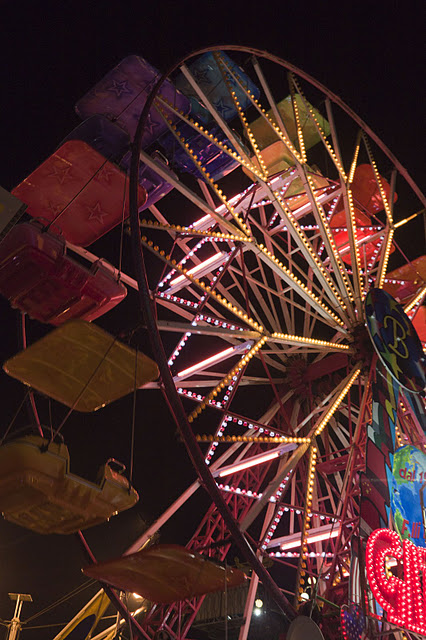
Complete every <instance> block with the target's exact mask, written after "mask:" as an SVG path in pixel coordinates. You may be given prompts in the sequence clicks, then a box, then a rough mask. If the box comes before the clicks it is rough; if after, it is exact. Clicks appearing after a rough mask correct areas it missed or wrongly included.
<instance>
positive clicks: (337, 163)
mask: <svg viewBox="0 0 426 640" xmlns="http://www.w3.org/2000/svg"><path fill="white" fill-rule="evenodd" d="M289 76H290V77H291V81H292V83H293V85H294V87H295V89H297V93H298V95H299V96H300V99H301V101H302V103H303V105H304V107H305V109H306V112H307V115H308V117H309V119H310V120H311V122H312V123H313V124H314V126H315V128H316V130H317V133H318V134H319V136H320V138H321V140H322V143H323V145H324V146H325V148H326V150H327V152H328V155H329V156H330V158H331V160H332V161H333V163H334V165H335V167H336V169H337V171H338V173H339V175H340V177H341V178H342V180H344V181H346V173H345V170H344V168H343V165H342V164H341V163H340V161H339V158H338V157H337V155H336V153H335V151H334V149H333V147H332V146H331V144H330V143H329V142H328V140H327V136H326V134H325V132H324V131H323V129H322V127H321V124H320V122H319V120H318V118H317V117H316V115H315V113H314V112H313V109H312V107H311V105H310V104H309V102H308V101H307V100H306V98H305V96H304V94H303V92H302V89H301V87H300V84H299V82H298V81H297V80H296V77H295V75H294V73H291V72H290V74H289Z"/></svg>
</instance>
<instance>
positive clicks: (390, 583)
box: [366, 529, 426, 635]
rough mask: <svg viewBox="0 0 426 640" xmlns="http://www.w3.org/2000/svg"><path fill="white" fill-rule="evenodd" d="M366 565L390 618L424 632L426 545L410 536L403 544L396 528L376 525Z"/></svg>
mask: <svg viewBox="0 0 426 640" xmlns="http://www.w3.org/2000/svg"><path fill="white" fill-rule="evenodd" d="M392 559H393V561H395V560H396V564H397V566H396V572H395V573H396V574H398V575H394V573H393V572H392V570H391V568H390V566H389V561H390V560H392ZM366 569H367V577H368V582H369V584H370V587H371V591H372V592H373V595H374V597H375V598H376V600H377V602H378V603H379V605H380V606H381V607H383V609H384V610H385V611H387V614H388V617H387V619H388V621H389V622H391V623H393V624H396V625H398V626H399V627H403V628H406V629H410V630H411V631H414V632H415V633H420V634H423V635H425V634H426V616H425V603H424V598H423V589H422V576H423V572H424V571H425V570H426V549H422V548H419V547H416V546H415V545H414V544H413V543H412V542H410V541H409V540H403V541H402V546H401V541H400V538H399V535H398V534H397V533H396V531H390V530H389V529H377V530H376V531H373V533H372V534H371V536H370V537H369V539H368V542H367V550H366ZM400 575H403V576H404V578H403V579H402V578H401V577H399V576H400Z"/></svg>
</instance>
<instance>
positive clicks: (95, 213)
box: [87, 202, 108, 224]
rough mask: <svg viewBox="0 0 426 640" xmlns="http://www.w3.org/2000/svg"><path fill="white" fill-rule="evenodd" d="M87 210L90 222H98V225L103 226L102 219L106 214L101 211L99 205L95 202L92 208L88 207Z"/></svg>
mask: <svg viewBox="0 0 426 640" xmlns="http://www.w3.org/2000/svg"><path fill="white" fill-rule="evenodd" d="M87 208H88V210H89V218H88V220H90V221H91V222H92V221H93V222H99V224H103V222H104V218H106V217H108V214H107V213H105V211H102V209H101V205H100V203H99V202H97V203H96V204H95V205H94V206H88V207H87Z"/></svg>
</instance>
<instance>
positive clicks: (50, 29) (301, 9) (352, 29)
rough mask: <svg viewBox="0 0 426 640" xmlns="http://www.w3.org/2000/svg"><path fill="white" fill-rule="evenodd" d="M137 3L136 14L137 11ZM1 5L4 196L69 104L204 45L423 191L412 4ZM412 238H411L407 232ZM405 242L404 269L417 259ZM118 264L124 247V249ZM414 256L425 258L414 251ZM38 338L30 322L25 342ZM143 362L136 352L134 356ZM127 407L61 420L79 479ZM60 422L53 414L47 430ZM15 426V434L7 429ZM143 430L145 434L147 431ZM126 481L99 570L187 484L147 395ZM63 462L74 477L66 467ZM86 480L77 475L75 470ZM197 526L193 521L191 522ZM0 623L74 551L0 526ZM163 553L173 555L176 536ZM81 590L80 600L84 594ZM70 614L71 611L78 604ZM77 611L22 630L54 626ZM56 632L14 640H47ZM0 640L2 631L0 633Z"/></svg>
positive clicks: (119, 433) (134, 315) (5, 387)
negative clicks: (135, 63) (336, 123)
mask: <svg viewBox="0 0 426 640" xmlns="http://www.w3.org/2000/svg"><path fill="white" fill-rule="evenodd" d="M144 4H145V5H146V6H144ZM341 4H342V5H343V6H344V7H345V9H342V7H341V6H340V7H339V5H337V4H335V3H333V2H315V3H313V2H300V3H299V2H294V3H289V2H269V3H263V2H259V3H254V2H251V3H250V2H245V3H242V2H239V1H238V2H237V1H230V2H228V3H224V2H204V3H202V2H170V1H167V2H155V3H152V5H148V3H147V2H146V0H145V3H142V2H130V1H128V2H111V1H108V0H104V1H103V2H99V1H98V2H96V1H93V2H73V1H72V0H71V1H70V2H66V3H64V2H60V1H58V0H56V1H55V2H52V1H45V2H38V3H36V2H33V1H29V2H10V1H5V0H3V2H0V19H1V27H0V28H1V36H0V52H1V65H0V86H1V89H2V90H1V93H0V100H1V107H0V116H1V117H0V145H1V146H0V149H1V154H0V184H1V185H2V186H3V187H5V188H6V189H11V188H13V186H14V185H16V184H17V183H18V182H20V181H21V180H22V179H23V178H24V177H25V176H26V175H28V174H29V173H30V172H31V171H32V170H33V169H34V168H35V167H36V166H37V165H38V164H40V163H41V162H42V161H43V160H44V159H45V158H46V157H47V156H48V155H50V154H51V153H52V152H53V150H54V149H55V148H56V147H57V146H58V145H59V144H60V142H61V140H62V138H63V137H64V136H65V135H66V134H67V133H68V132H69V131H70V130H71V129H72V128H73V127H75V126H76V125H77V124H78V123H79V120H78V118H77V116H76V114H75V113H74V104H75V102H76V101H77V100H78V99H79V98H80V97H81V96H82V95H83V94H84V93H85V92H86V91H87V90H88V89H89V88H90V87H91V86H92V85H93V84H94V83H95V82H96V81H97V80H98V79H99V78H101V77H102V76H103V75H104V74H105V73H106V72H107V71H108V70H109V69H110V68H112V67H114V66H115V65H116V64H117V63H118V62H119V61H120V60H121V59H122V58H124V57H126V56H127V55H129V54H139V55H142V56H143V57H145V58H146V59H147V60H148V61H149V62H151V64H153V65H154V66H156V67H157V68H158V69H160V70H164V69H165V68H167V67H168V66H170V65H171V64H172V63H173V62H174V61H175V60H177V59H178V58H179V57H180V56H182V55H184V54H186V53H189V52H190V51H192V50H195V49H197V48H201V47H205V46H208V45H215V44H224V43H227V44H241V45H248V46H253V47H256V48H259V49H266V50H268V51H270V52H271V53H274V54H276V55H279V56H281V57H282V58H284V59H285V60H288V61H290V62H292V63H293V64H295V65H297V66H298V67H300V68H301V69H303V70H304V71H306V72H308V73H309V74H311V75H312V76H314V77H315V78H317V79H318V80H319V81H320V82H322V83H323V84H324V85H326V86H327V87H329V88H330V89H331V90H332V91H333V92H334V93H336V94H337V95H339V96H340V97H341V98H342V99H343V100H344V101H345V102H347V103H348V104H349V105H350V106H351V107H352V108H353V109H354V111H356V112H357V113H358V114H359V115H360V116H361V117H362V118H363V119H364V120H365V121H366V122H367V123H368V124H369V125H370V127H371V128H372V129H373V131H375V132H376V133H377V134H378V135H379V136H380V137H381V138H382V140H383V141H384V142H385V143H386V144H387V146H388V147H389V148H390V149H391V150H392V152H393V153H394V154H395V155H396V157H397V158H398V159H399V160H400V162H401V163H402V164H403V165H404V166H405V167H406V169H407V170H408V171H409V173H410V174H411V175H412V177H413V178H414V180H415V181H416V182H417V184H418V185H419V187H420V188H421V189H423V190H424V188H425V179H424V149H425V142H426V140H425V114H424V98H425V88H424V86H425V85H424V63H425V61H426V55H425V53H426V52H425V45H424V20H423V18H422V16H421V8H422V7H423V3H422V2H420V1H418V2H416V1H412V2H404V3H403V2H396V1H390V2H380V1H379V2H375V3H363V2H357V3H355V2H347V3H341ZM420 230H421V228H420ZM412 241H413V246H414V247H415V254H414V255H411V256H410V257H412V258H414V257H417V255H419V254H420V253H421V252H422V251H423V247H424V241H423V239H422V237H421V235H420V237H416V238H415V239H413V238H410V237H407V238H406V243H407V246H408V245H410V243H411V242H412ZM128 251H130V247H128ZM423 252H424V251H423ZM130 303H134V298H132V299H131V300H130V302H129V304H128V306H127V307H126V308H125V310H124V311H123V310H122V309H121V308H120V309H119V311H118V312H114V313H113V314H111V318H110V319H108V320H107V321H104V323H102V322H100V323H99V324H101V325H102V326H105V327H108V328H109V329H110V330H111V331H112V332H114V331H119V330H120V328H121V327H125V328H128V327H130V326H131V325H132V323H136V322H137V321H138V312H137V309H136V307H135V305H134V306H133V308H130V306H129V305H130ZM0 318H1V326H2V335H3V339H2V342H1V346H0V357H1V361H2V362H3V361H4V360H5V359H6V358H8V357H10V356H11V355H13V354H14V353H16V352H17V351H18V349H19V343H18V329H17V321H16V317H15V313H14V312H13V311H12V310H11V309H10V307H9V305H8V303H7V302H6V301H5V300H3V299H2V300H1V301H0ZM43 332H45V329H44V328H43V327H40V326H38V325H37V324H36V323H32V324H31V325H30V326H29V339H30V340H32V339H35V338H36V337H37V336H38V335H41V334H42V333H43ZM147 352H148V353H149V347H148V346H147ZM0 385H1V386H0V394H1V396H0V397H1V400H2V415H3V422H4V428H6V426H7V425H8V424H9V422H10V420H11V418H12V416H13V414H14V412H15V411H16V408H17V406H18V404H19V402H20V400H21V398H22V388H21V387H20V386H19V385H18V384H17V383H15V382H14V381H12V380H11V379H10V378H8V376H6V374H4V373H3V372H2V373H1V374H0ZM129 406H131V401H130V400H129V399H128V398H126V399H124V400H122V401H118V402H117V403H115V405H114V406H112V407H111V408H110V409H108V411H106V412H105V413H103V412H102V411H100V412H98V413H97V414H96V415H95V416H91V417H90V418H86V417H85V416H84V415H83V414H79V415H75V416H72V418H71V419H70V420H69V421H68V422H67V425H66V428H65V429H64V436H65V438H66V440H67V442H69V447H70V452H71V460H72V468H73V469H74V470H76V471H77V472H78V471H80V470H82V471H85V472H89V473H90V468H97V467H98V466H99V465H100V464H101V463H102V462H103V461H105V459H106V458H108V457H110V456H113V457H116V458H118V459H121V460H123V461H124V462H126V463H128V461H129V450H130V430H131V425H130V417H129V416H130V411H129ZM63 414H64V409H63V407H62V408H59V409H58V410H57V415H56V416H55V417H57V418H58V419H60V417H61V416H62V415H63ZM20 420H21V422H20V423H19V420H18V423H19V424H20V425H21V426H23V425H24V424H27V423H28V418H27V417H26V416H25V415H24V416H23V417H22V416H21V417H20ZM153 425H155V429H154V430H152V429H151V427H152V426H153ZM135 444H136V449H135V451H136V454H135V476H134V482H135V486H136V488H137V490H138V491H139V492H140V495H141V500H140V503H139V505H138V507H137V508H136V509H134V510H132V512H130V513H127V514H123V515H122V516H119V517H118V518H116V519H115V520H114V521H112V522H111V523H110V524H108V525H106V527H97V528H95V529H93V530H92V531H90V532H88V539H89V542H90V543H91V544H93V550H94V552H95V554H96V555H97V556H98V557H99V558H100V559H102V558H107V557H114V556H117V555H119V554H120V553H121V552H122V551H123V550H124V549H125V547H126V545H128V544H129V543H130V542H131V540H132V539H134V538H135V537H136V535H137V534H139V533H140V532H141V530H142V528H143V520H146V521H147V522H150V521H152V520H153V519H155V518H156V517H157V516H158V515H160V513H161V512H162V510H164V508H165V507H166V506H167V505H168V504H169V503H170V502H171V501H172V500H173V499H175V498H176V497H177V496H178V495H179V494H180V493H181V492H182V490H183V489H184V488H185V487H186V486H187V485H188V484H189V483H190V482H191V481H192V480H193V479H194V477H195V473H194V471H193V469H192V468H191V465H190V462H189V459H188V457H187V455H186V452H185V450H184V447H183V445H182V444H180V443H179V441H178V438H177V436H176V430H175V426H174V424H173V422H172V419H171V417H169V414H168V412H167V408H166V407H165V406H164V404H163V402H162V401H161V399H160V394H157V393H156V392H153V391H149V392H146V396H145V395H142V394H141V395H140V396H139V399H138V406H137V430H136V443H135ZM73 461H74V464H73ZM88 469H89V471H88ZM199 509H200V514H199V515H198V514H197V513H195V514H194V513H192V517H193V518H195V520H197V519H200V518H201V513H202V509H203V502H202V499H200V504H199ZM0 525H1V526H0V618H3V619H7V618H10V617H11V615H12V612H13V610H12V604H11V603H10V602H9V600H8V597H7V593H8V592H10V591H12V592H13V591H21V592H29V593H32V595H33V598H34V601H35V602H34V604H32V605H28V604H25V605H24V611H23V619H26V618H27V617H29V616H32V615H33V614H35V613H36V612H38V611H40V610H41V609H42V608H43V607H45V606H47V605H48V604H49V603H50V602H52V601H54V600H56V599H57V598H59V597H60V596H62V595H64V594H66V593H67V592H68V591H70V590H71V589H73V588H75V587H76V586H78V585H79V584H82V583H83V582H84V580H83V577H82V575H81V573H80V567H81V566H82V564H83V561H82V557H81V554H80V550H79V546H78V543H77V541H76V540H75V539H74V538H72V537H67V538H61V537H59V536H49V537H41V536H37V535H35V534H31V533H30V532H27V531H26V530H24V529H20V528H18V527H15V526H13V525H11V524H9V523H7V522H2V523H0ZM166 535H167V538H166V539H167V540H168V541H174V542H184V541H185V534H184V529H183V523H182V529H181V528H180V525H179V523H178V524H177V525H176V526H175V529H174V530H173V531H168V532H167V534H166ZM94 590H95V589H94V587H92V588H91V589H90V588H89V589H88V590H87V594H89V595H91V594H92V593H93V592H94ZM79 602H81V599H80V601H79ZM77 608H78V602H77V600H75V601H71V602H70V603H69V605H68V606H66V607H64V608H63V609H62V610H60V611H59V612H56V611H54V612H53V613H49V614H47V615H46V616H43V617H42V618H39V619H37V620H34V624H48V623H50V622H56V621H64V622H65V621H66V620H67V618H68V619H69V618H70V617H71V616H72V615H73V613H74V612H75V611H77ZM57 630H58V628H56V627H55V628H54V629H53V630H48V631H46V630H45V629H44V630H43V629H42V630H38V631H33V632H27V633H25V635H24V637H28V638H29V640H37V638H51V637H52V638H53V636H54V635H55V632H57ZM0 635H1V632H0Z"/></svg>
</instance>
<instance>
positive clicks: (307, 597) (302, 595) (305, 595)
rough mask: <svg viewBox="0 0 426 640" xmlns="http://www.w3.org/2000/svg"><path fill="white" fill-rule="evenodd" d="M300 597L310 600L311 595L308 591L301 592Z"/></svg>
mask: <svg viewBox="0 0 426 640" xmlns="http://www.w3.org/2000/svg"><path fill="white" fill-rule="evenodd" d="M300 599H301V600H309V595H308V594H307V593H301V594H300Z"/></svg>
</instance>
